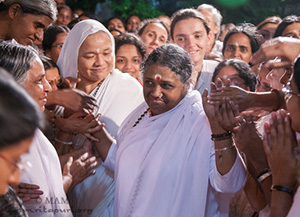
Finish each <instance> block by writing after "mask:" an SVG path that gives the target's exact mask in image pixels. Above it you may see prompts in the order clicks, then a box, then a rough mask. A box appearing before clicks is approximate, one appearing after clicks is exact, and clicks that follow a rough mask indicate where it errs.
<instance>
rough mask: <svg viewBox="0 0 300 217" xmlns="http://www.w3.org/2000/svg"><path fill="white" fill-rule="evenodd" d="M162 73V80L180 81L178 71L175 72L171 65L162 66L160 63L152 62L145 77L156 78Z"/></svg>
mask: <svg viewBox="0 0 300 217" xmlns="http://www.w3.org/2000/svg"><path fill="white" fill-rule="evenodd" d="M157 74H160V75H161V80H162V81H174V82H176V81H180V80H179V79H178V78H177V76H176V73H175V72H173V71H172V70H171V69H170V68H169V67H167V66H162V65H158V64H151V65H149V66H147V68H146V70H145V72H144V78H151V79H154V80H156V79H155V75H157Z"/></svg>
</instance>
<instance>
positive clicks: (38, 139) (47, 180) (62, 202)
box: [21, 130, 73, 217]
mask: <svg viewBox="0 0 300 217" xmlns="http://www.w3.org/2000/svg"><path fill="white" fill-rule="evenodd" d="M21 161H22V162H26V161H29V162H31V164H32V168H31V169H30V170H29V171H28V172H27V171H26V172H22V175H21V182H25V183H30V184H36V185H38V186H40V190H42V191H43V192H44V193H43V195H41V196H40V198H39V199H36V200H31V201H30V202H27V203H24V205H25V208H26V210H27V212H28V215H29V216H32V217H35V216H36V217H53V216H56V217H69V216H73V215H72V212H71V209H70V206H69V203H68V200H67V197H66V194H65V192H64V189H63V181H62V170H61V166H60V162H59V159H58V155H57V153H56V150H55V149H54V147H53V145H52V144H51V143H50V142H49V140H48V139H47V138H46V137H45V135H44V134H43V133H42V132H41V131H40V130H37V131H36V132H35V135H34V139H33V141H32V144H31V146H30V149H29V153H28V154H24V155H22V157H21Z"/></svg>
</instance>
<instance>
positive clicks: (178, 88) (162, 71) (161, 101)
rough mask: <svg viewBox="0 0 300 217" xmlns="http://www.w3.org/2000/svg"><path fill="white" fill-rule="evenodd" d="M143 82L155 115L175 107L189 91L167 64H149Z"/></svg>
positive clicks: (146, 95) (149, 104)
mask: <svg viewBox="0 0 300 217" xmlns="http://www.w3.org/2000/svg"><path fill="white" fill-rule="evenodd" d="M143 84H144V86H143V92H144V98H145V101H146V103H147V104H148V106H149V108H150V109H151V113H152V114H153V115H159V114H162V113H164V112H167V111H169V110H171V109H172V108H174V107H175V106H176V105H177V104H178V103H179V102H180V100H181V99H182V98H183V97H184V96H185V95H186V92H187V91H186V89H185V88H184V86H183V84H182V82H181V81H180V80H179V79H178V77H177V76H176V74H175V72H173V71H172V70H171V69H170V68H169V67H167V66H161V65H156V64H153V65H150V66H148V67H147V68H146V71H145V72H144V75H143Z"/></svg>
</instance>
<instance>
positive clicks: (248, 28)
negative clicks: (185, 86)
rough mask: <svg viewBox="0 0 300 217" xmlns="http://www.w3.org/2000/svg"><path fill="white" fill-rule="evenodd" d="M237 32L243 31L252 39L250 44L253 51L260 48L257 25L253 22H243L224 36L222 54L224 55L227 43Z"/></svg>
mask: <svg viewBox="0 0 300 217" xmlns="http://www.w3.org/2000/svg"><path fill="white" fill-rule="evenodd" d="M237 33H243V34H244V35H246V36H247V37H248V38H249V41H250V46H251V53H252V54H253V53H255V52H256V51H257V50H258V49H259V42H258V37H259V35H258V34H257V32H256V27H255V26H254V25H253V24H251V23H243V24H240V25H238V26H236V27H235V28H233V29H232V30H230V31H229V32H228V33H227V35H226V36H225V38H224V42H223V49H222V54H223V55H224V52H225V49H226V44H227V41H228V40H229V38H230V37H231V36H232V35H234V34H237Z"/></svg>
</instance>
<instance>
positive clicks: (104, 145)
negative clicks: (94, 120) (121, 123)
mask: <svg viewBox="0 0 300 217" xmlns="http://www.w3.org/2000/svg"><path fill="white" fill-rule="evenodd" d="M93 136H94V137H96V138H97V139H98V140H99V141H98V142H94V144H95V148H96V149H97V151H98V153H99V155H100V157H101V159H102V161H105V159H106V157H107V154H108V151H109V149H110V146H111V144H112V143H113V138H112V137H111V135H110V134H109V133H108V132H107V130H106V129H105V128H102V130H100V131H98V132H96V133H94V134H93Z"/></svg>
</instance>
